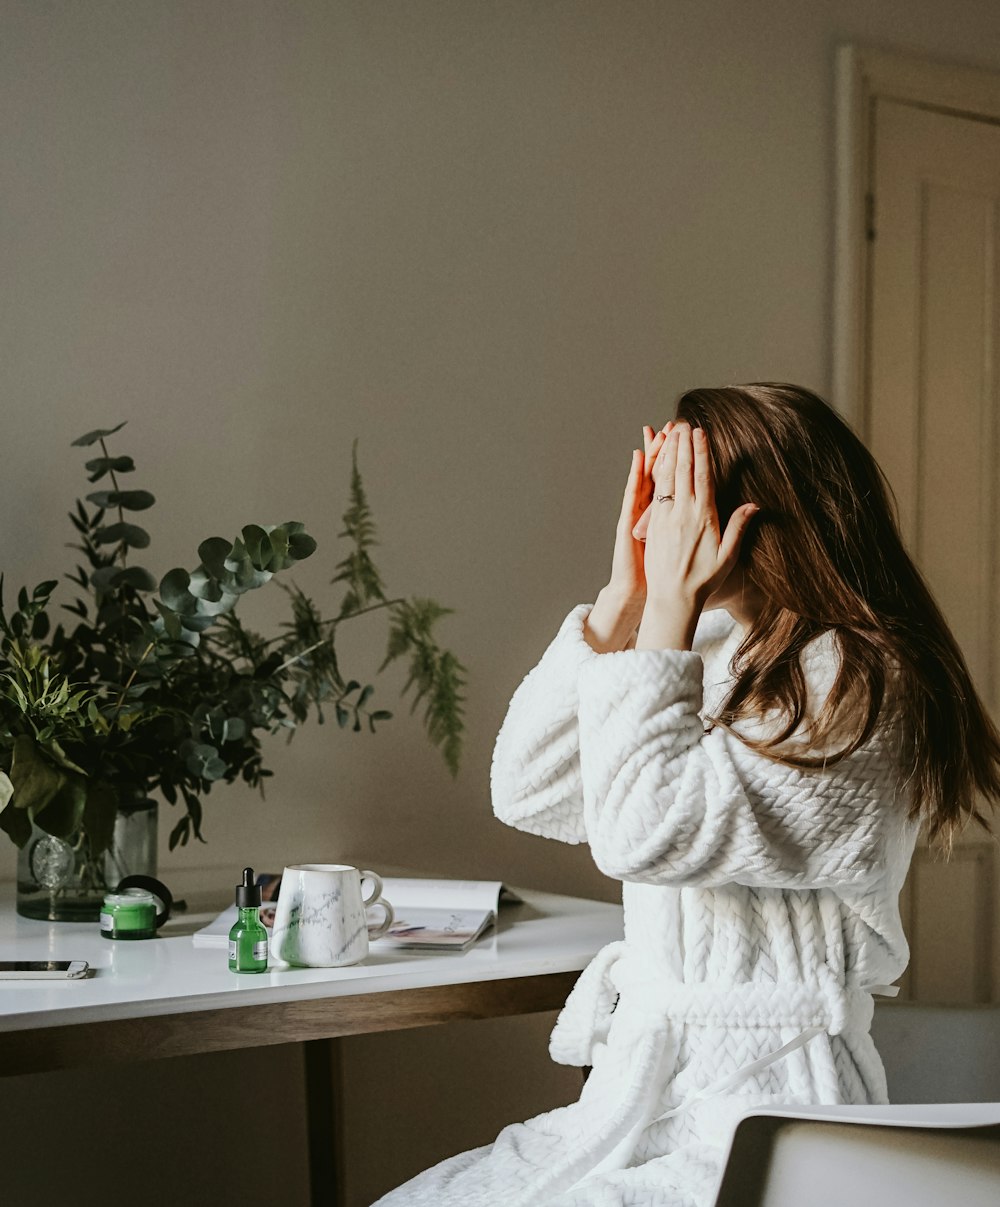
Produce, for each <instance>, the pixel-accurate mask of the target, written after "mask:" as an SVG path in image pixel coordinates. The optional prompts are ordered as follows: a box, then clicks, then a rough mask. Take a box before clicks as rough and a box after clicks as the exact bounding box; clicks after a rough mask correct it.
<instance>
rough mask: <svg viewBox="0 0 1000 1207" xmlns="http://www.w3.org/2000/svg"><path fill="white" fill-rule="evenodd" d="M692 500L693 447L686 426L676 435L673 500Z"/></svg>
mask: <svg viewBox="0 0 1000 1207" xmlns="http://www.w3.org/2000/svg"><path fill="white" fill-rule="evenodd" d="M693 498H694V446H693V444H692V441H691V429H690V428H689V427H687V426H686V425H685V426H684V427H682V428H680V429H678V433H677V468H676V469H675V470H674V499H675V500H677V501H678V502H679V501H680V500H682V499H693Z"/></svg>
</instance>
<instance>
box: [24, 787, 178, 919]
mask: <svg viewBox="0 0 1000 1207" xmlns="http://www.w3.org/2000/svg"><path fill="white" fill-rule="evenodd" d="M157 813H158V809H157V802H156V801H155V800H149V799H143V800H139V801H129V802H128V803H127V804H125V805H122V806H120V807H119V809H118V813H117V815H116V817H115V829H114V835H113V837H112V840H111V845H110V847H109V848H108V850H107V851H104V852H103V853H102V854H100V855H97V856H94V855H93V854H92V853H91V850H90V843H89V841H88V839H87V837H86V835H85V834H83V833H82V832H80V831H78V832H77V833H75V834H71V835H70V836H69V837H67V838H56V837H54V836H53V835H52V834H47V833H46V832H45V831H44V830H42V829H40V828H39V827H38V826H36V825H34V824H33V825H32V827H31V837H30V838H29V839H28V841H27V843H25V845H24V847H23V848H22V849H21V850H20V851H19V852H18V857H17V912H18V913H19V914H21V915H22V916H23V917H25V918H42V919H45V920H46V921H49V922H96V921H98V919H99V917H100V912H101V903H102V902H103V900H104V894H105V892H107V891H108V890H109V889H114V888H115V887H116V885H117V884H118V882H119V881H120V880H121V878H122V877H123V876H127V875H130V874H131V873H134V872H141V873H143V874H145V875H147V876H155V875H156V859H157V848H156V842H157Z"/></svg>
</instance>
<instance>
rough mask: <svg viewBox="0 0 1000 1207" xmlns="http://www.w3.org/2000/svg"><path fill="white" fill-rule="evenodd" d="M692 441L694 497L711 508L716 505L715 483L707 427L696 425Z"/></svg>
mask: <svg viewBox="0 0 1000 1207" xmlns="http://www.w3.org/2000/svg"><path fill="white" fill-rule="evenodd" d="M691 442H692V448H693V452H694V497H695V498H696V499H697V500H698V502H699V503H701V504H702V505H703V506H704V507H706V508H708V509H711V508H713V507H714V506H715V483H714V482H713V480H712V463H711V460H710V458H709V454H708V437H707V436H706V435H705V429H704V428H700V427H696V428H695V429H694V431H693V432H692V433H691Z"/></svg>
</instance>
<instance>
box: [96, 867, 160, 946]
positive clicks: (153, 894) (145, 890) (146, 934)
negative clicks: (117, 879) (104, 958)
mask: <svg viewBox="0 0 1000 1207" xmlns="http://www.w3.org/2000/svg"><path fill="white" fill-rule="evenodd" d="M137 880H141V881H145V882H146V883H145V884H139V885H137V884H135V883H131V884H130V882H134V881H137ZM147 885H148V887H147ZM154 886H155V887H154ZM157 898H159V899H160V900H159V901H158V900H157ZM161 903H162V908H158V906H159V905H160V904H161ZM172 904H173V903H172V901H171V899H170V893H169V891H168V890H167V888H166V886H165V885H162V884H160V882H159V881H158V880H153V879H152V877H141V876H126V877H125V879H124V880H122V882H121V883H120V884H119V885H118V888H117V889H116V890H115V892H113V893H106V894H105V897H104V905H103V906H102V907H101V934H102V935H103V936H104V938H105V939H152V938H153V936H154V935H155V934H156V932H157V930H158V929H159V927H161V926H162V925H163V923H164V922H166V920H167V917H168V916H169V914H170V907H171V905H172Z"/></svg>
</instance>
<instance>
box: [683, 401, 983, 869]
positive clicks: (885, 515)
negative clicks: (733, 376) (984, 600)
mask: <svg viewBox="0 0 1000 1207" xmlns="http://www.w3.org/2000/svg"><path fill="white" fill-rule="evenodd" d="M677 418H678V419H681V420H686V421H687V422H688V423H689V424H690V425H691V426H692V427H702V428H704V429H705V431H706V433H707V434H708V444H709V448H710V450H711V456H712V463H713V470H714V473H715V484H716V485H715V497H716V506H717V509H718V513H719V527H720V531H721V532H725V530H726V525H727V523H728V522H729V517H730V516H731V515H732V513H733V511H734V510H735V509H736V508H737V507H739V506H740V504H742V503H749V502H753V503H756V504H758V506H759V507H760V508H761V510H760V511H759V512H758V513H757V514H756V516H755V517H754V519H753V520H752V521H751V523H750V527H749V528H748V529H747V532H746V534H745V535H744V538H743V541H742V543H741V547H740V554H739V560H740V563H741V565H742V566H743V568H744V573H745V574H746V577H747V580H748V581H749V582H750V583H751V584H752V585H753V586H755V587H756V588H758V590H759V592H760V594H761V595H763V597H764V598H765V599H766V601H767V602H766V604H765V606H764V609H763V611H762V612H761V614H760V615H759V616H758V618H757V619H756V621H755V622H754V623H753V625H752V626H751V628H750V630H749V632H748V633H747V634H746V637H745V638H744V640H743V641H742V643H741V644H740V647H739V649H738V650H737V651H736V654H735V656H734V662H733V669H734V673H735V675H736V683H735V685H734V687H733V690H732V692H731V693H730V695H729V698H728V699H727V700H726V702H725V703H724V705H723V707H722V708H721V709H720V710H719V715H718V716H717V717H713V718H711V720H712V722H713V723H714V724H716V725H719V726H721V727H722V728H725V729H729V730H730V731H732V730H731V727H732V725H733V723H734V722H736V721H738V720H740V719H742V718H749V717H753V716H756V715H759V714H760V713H761V712H763V711H766V710H768V709H778V710H780V712H782V713H783V714H785V715H786V716H787V718H788V722H787V725H786V727H785V729H784V730H783V731H782V732H781V733H779V734H777V735H775V736H774V737H773V738H771V739H768V740H763V739H762V740H759V741H754V740H751V739H750V738H749V737H745V736H744V735H743V734H740V735H739V737H740V739H741V740H742V741H744V742H745V743H746V744H747V745H748V746H750V747H752V748H753V749H755V750H757V751H758V752H759V753H761V754H764V755H766V756H767V757H769V758H772V759H774V761H775V762H779V763H783V764H785V765H789V766H797V767H817V766H829V765H831V764H833V763H835V762H838V761H839V760H840V759H842V758H845V757H846V756H847V755H849V754H851V753H852V752H853V751H855V750H856V749H857V748H858V747H859V746H861V745H863V744H864V743H865V742H866V741H868V739H869V737H871V735H872V734H873V733H875V732H876V730H877V729H878V728H881V727H882V726H885V725H888V724H889V723H890V722H891V721H898V722H899V723H900V724H899V734H900V742H899V746H898V749H899V753H900V758H901V764H902V765H901V768H900V770H901V774H902V776H903V778H904V780H905V781H906V782H907V783H908V784H909V786H910V789H911V805H910V810H909V816H910V817H911V818H912V819H917V818H920V819H921V820H922V821H924V822H926V823H927V836H928V840H929V842H930V843H931V844H934V843H936V842H937V843H939V844H940V846H941V847H942V848H944V849H945V850H946V852H947V854H948V855H949V856H950V853H951V849H952V843H953V840H954V836H955V834H956V833H957V832H958V831H959V830H961V829H962V828H963V827H964V825H966V824H967V823H968V821H970V820H971V819H972V818H975V819H976V820H977V821H978V822H979V823H980V824H981V825H982V826H983V827H984V828H985V829H986V830H987V831H988V832H992V831H991V829H990V824H989V821H988V820H987V819H986V817H984V816H983V814H982V812H981V811H980V810H979V808H978V807H977V797H982V798H984V799H987V800H989V801H990V803H991V806H992V807H995V806H996V803H997V801H998V800H1000V732H998V730H997V727H996V726H995V725H994V723H993V721H992V720H991V718H990V716H989V714H988V713H987V711H986V708H985V707H984V705H983V703H982V700H981V699H980V697H979V695H978V693H977V691H976V688H975V686H974V685H973V682H972V677H971V675H970V674H969V670H968V667H967V665H966V662H965V658H964V657H963V655H962V651H961V649H960V648H959V646H958V644H957V642H956V641H955V638H954V636H953V635H952V633H951V630H950V628H949V627H948V623H947V621H946V620H945V619H944V617H943V616H942V614H941V610H940V608H939V607H938V605H937V604H936V602H935V601H934V598H933V596H932V594H931V592H930V589H929V588H928V586H927V584H926V582H925V581H924V578H923V577H922V575H921V573H920V571H919V570H918V569H917V567H916V566H915V565H914V564H913V562H912V560H911V559H910V556H909V554H908V553H907V552H906V549H905V547H904V545H903V540H902V537H901V535H900V531H899V522H898V512H897V508H896V502H895V496H894V495H893V492H892V487H891V486H890V484H889V482H888V480H887V479H886V477H885V475H884V473H883V472H882V469H881V467H880V466H879V465H878V463H877V462H876V460H875V458H874V457H873V456H872V455H871V453H870V452H869V451H868V450H867V449H866V448H865V446H864V445H863V444H862V442H861V440H859V438H858V437H857V436H856V435H855V433H854V432H853V431H852V430H851V428H850V427H849V426H848V424H847V423H845V421H844V420H843V419H842V418H841V417H840V416H839V415H838V414H837V413H836V411H834V410H833V408H832V407H830V406H829V405H828V404H827V403H826V402H824V401H823V399H822V398H820V397H819V396H818V395H817V394H814V393H813V392H812V391H810V390H806V389H803V388H802V387H801V386H795V385H790V384H788V383H785V382H753V383H750V384H747V385H739V386H723V387H720V388H718V389H698V390H688V391H686V392H685V393H684V394H682V395H681V397H680V399H679V401H678V404H677ZM828 629H833V630H835V631H836V634H837V636H838V638H839V644H840V650H841V669H840V672H839V674H838V676H837V679H836V681H835V683H834V684H833V687H832V689H831V691H830V694H829V696H828V698H827V701H826V704H825V706H824V708H823V709H822V711H821V713H820V715H819V717H818V718H814V719H813V720H814V721H815V728H814V729H813V730H812V731H811V732H812V734H813V741H814V743H815V744H817V745H820V744H822V742H823V740H824V739H825V738H827V737H829V736H830V735H831V734H833V733H834V732H835V731H836V732H837V733H838V734H846V735H847V738H848V740H847V745H845V746H844V747H843V748H842V749H840V750H839V751H837V752H836V753H835V754H831V755H829V756H827V757H825V758H815V757H809V756H806V755H794V754H790V753H787V752H785V753H781V752H780V750H779V749H778V747H780V744H781V743H782V742H783V741H784V740H785V739H786V738H788V737H789V735H790V734H792V733H793V732H794V731H795V730H796V728H797V727H798V725H799V724H800V722H801V721H802V720H803V718H804V717H805V716H806V706H807V694H806V682H805V677H804V674H803V671H802V667H801V664H800V661H799V655H800V653H801V651H802V650H803V648H804V647H805V646H806V645H807V644H808V643H809V642H810V641H811V640H812V639H813V638H815V637H817V636H818V635H819V634H820V633H823V632H825V631H826V630H828ZM897 668H898V671H899V678H898V680H896V679H895V678H894V671H895V670H896V669H897ZM887 691H888V697H889V698H888V699H887V698H886V697H887ZM883 703H884V704H885V707H883ZM854 718H856V722H855V721H854ZM845 722H846V726H845Z"/></svg>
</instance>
